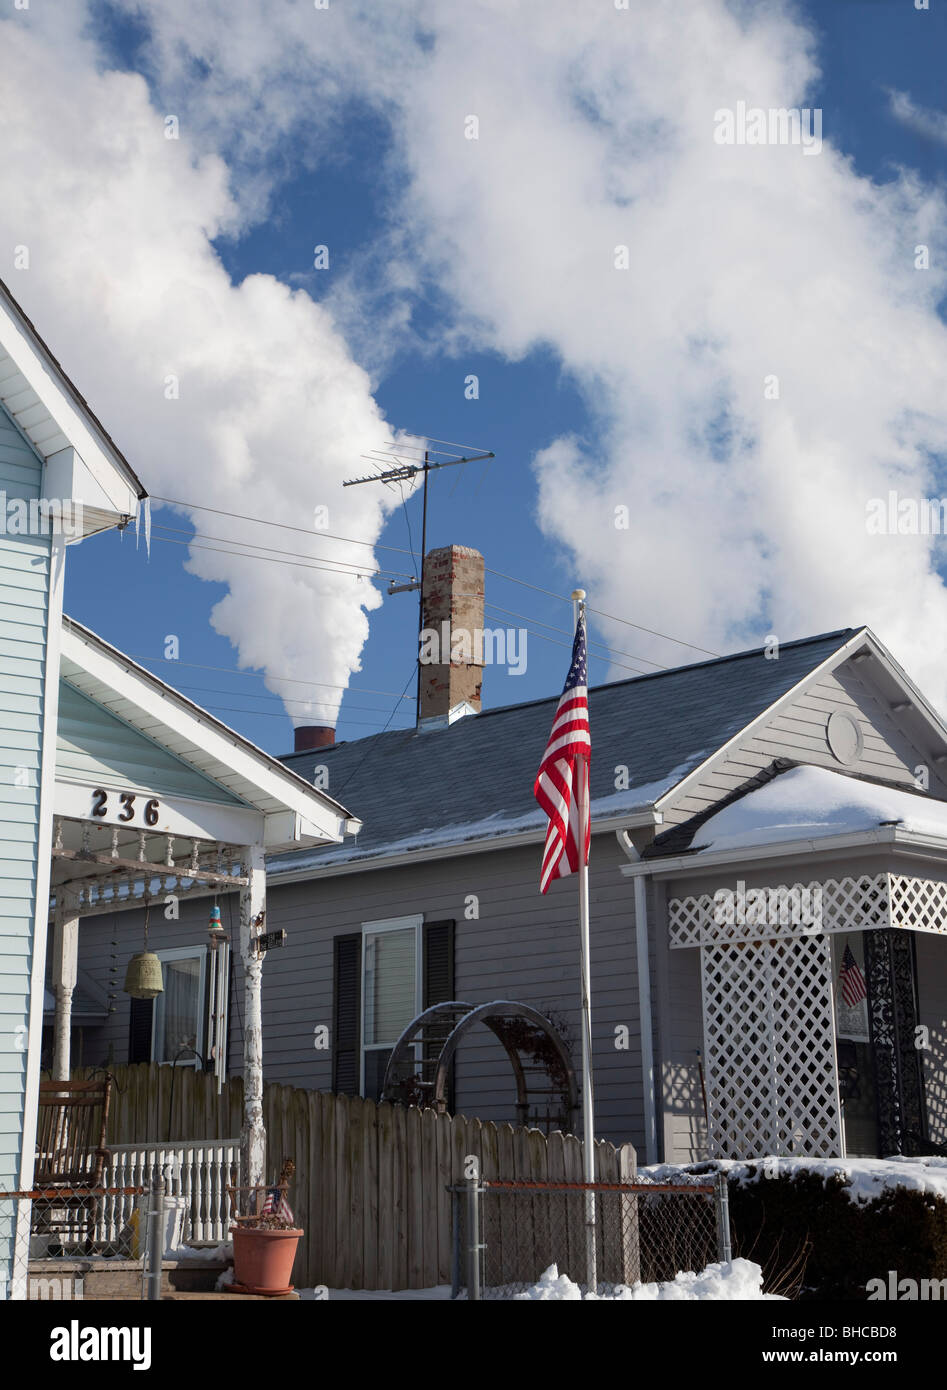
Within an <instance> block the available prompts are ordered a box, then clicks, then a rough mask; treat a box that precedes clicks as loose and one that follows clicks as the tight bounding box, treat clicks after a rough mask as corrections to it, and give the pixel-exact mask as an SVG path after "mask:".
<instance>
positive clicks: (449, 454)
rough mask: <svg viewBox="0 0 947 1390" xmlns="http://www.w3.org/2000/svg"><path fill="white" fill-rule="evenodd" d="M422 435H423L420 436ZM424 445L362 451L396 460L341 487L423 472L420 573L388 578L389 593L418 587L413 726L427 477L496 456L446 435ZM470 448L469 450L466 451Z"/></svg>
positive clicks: (379, 459)
mask: <svg viewBox="0 0 947 1390" xmlns="http://www.w3.org/2000/svg"><path fill="white" fill-rule="evenodd" d="M421 437H423V436H421ZM427 444H428V447H427V448H425V449H423V450H422V449H414V448H412V447H411V446H405V445H400V444H396V443H395V442H394V441H393V440H392V441H389V443H388V446H387V447H388V448H389V449H390V450H391V452H390V453H387V454H386V453H382V452H381V451H380V450H372V452H371V453H369V454H362V458H364V459H366V460H367V461H368V462H369V463H372V464H374V465H375V467H376V468H378V467H380V465H381V464H382V463H389V464H390V463H391V461H392V459H394V460H395V461H396V463H397V467H395V468H387V469H385V470H384V471H382V472H380V473H370V474H369V475H368V476H367V477H365V478H348V479H347V480H346V481H345V482H344V483H343V484H342V486H343V487H355V486H357V485H358V484H359V483H384V484H385V485H386V486H387V485H389V484H391V483H404V482H413V481H414V479H415V478H416V477H417V476H418V474H419V473H423V475H424V490H423V501H422V506H421V575H420V578H419V579H412V580H411V582H410V583H408V584H396V583H395V582H394V580H392V581H391V582H390V583H389V585H388V592H389V594H406V593H411V592H412V591H413V590H415V589H416V590H417V591H418V683H417V694H416V696H415V719H414V723H415V728H417V726H418V724H420V722H421V633H422V632H423V631H424V559H425V556H426V555H427V480H428V477H429V476H430V474H431V473H433V472H434V470H435V469H436V468H455V467H456V466H457V464H459V463H479V462H480V461H481V460H482V459H492V458H496V455H495V454H494V453H493V452H492V450H489V449H484V450H481V452H479V453H476V452H473V451H472V448H473V446H469V445H465V444H453V443H451V442H450V441H449V440H446V439H428V440H427ZM432 444H436V445H440V446H441V447H440V448H435V449H432V448H431V447H430V445H432ZM468 449H471V452H468ZM396 450H400V451H401V452H402V453H420V454H422V455H423V457H422V461H421V462H420V463H415V462H413V461H412V460H409V459H404V458H401V456H400V454H399V453H398V452H395V451H396ZM455 450H460V453H455Z"/></svg>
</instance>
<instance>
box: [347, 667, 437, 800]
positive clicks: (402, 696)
mask: <svg viewBox="0 0 947 1390" xmlns="http://www.w3.org/2000/svg"><path fill="white" fill-rule="evenodd" d="M417 674H418V673H417V666H416V665H412V667H411V673H410V675H409V676H408V679H407V680H406V681H405V683H404V690H402V692H401V694H400V695H399V696H398V699H399V700H403V699H405V697H406V694H407V689H408V686H409V685H413V684H414V682H415V681H416V680H417ZM397 710H398V706H397V705H395V707H394V709H393V710H392V711H391V713H390V714H389V716H388V718H387V720H386V722H385V724H384V726H383V727H382V728H381V730H380V731H379V732H380V733H384V732H385V730H386V729H387V728H388V725H389V724H390V723H391V721H392V719H394V717H395V714H396V713H397ZM370 752H371V749H370V748H366V750H365V754H364V756H363V757H361V758H359V760H358V762H357V763H356V764H355V766H354V767H353V768H352V771H351V772H350V773H349V775H348V777H346V779H345V781H344V782H343V783H342V785H341V787H339V788H338V789H337V790H333V793H332V794H333V796H334V797H335V798H336V800H337V801H341V799H342V794H343V792H344V791H345V788H346V787H347V786H348V784H349V783H350V782H351V780H352V778H353V777H354V776H355V774H356V772H358V770H359V768H360V767H361V766H362V764H363V763H364V761H365V759H366V758H367V757H368V755H369V753H370Z"/></svg>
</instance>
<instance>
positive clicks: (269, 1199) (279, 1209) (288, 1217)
mask: <svg viewBox="0 0 947 1390" xmlns="http://www.w3.org/2000/svg"><path fill="white" fill-rule="evenodd" d="M260 1215H261V1216H278V1217H279V1219H280V1220H281V1221H286V1222H288V1223H289V1225H290V1226H291V1225H292V1224H293V1213H292V1212H291V1211H290V1209H289V1203H288V1202H287V1200H286V1192H285V1191H284V1189H283V1188H282V1187H279V1186H277V1187H268V1188H267V1189H266V1198H265V1200H264V1202H263V1210H262V1212H261V1213H260Z"/></svg>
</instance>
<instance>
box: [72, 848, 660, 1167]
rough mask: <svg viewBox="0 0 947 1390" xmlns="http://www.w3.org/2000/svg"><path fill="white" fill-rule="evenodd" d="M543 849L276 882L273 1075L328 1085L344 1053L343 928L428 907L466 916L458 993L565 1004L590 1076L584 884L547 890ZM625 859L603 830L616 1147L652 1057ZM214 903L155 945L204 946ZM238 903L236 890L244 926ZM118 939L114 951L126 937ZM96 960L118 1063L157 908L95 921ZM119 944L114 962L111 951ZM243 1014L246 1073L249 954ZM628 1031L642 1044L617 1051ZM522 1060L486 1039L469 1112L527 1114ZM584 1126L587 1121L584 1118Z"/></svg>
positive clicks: (459, 1076)
mask: <svg viewBox="0 0 947 1390" xmlns="http://www.w3.org/2000/svg"><path fill="white" fill-rule="evenodd" d="M539 858H540V847H539V846H538V845H537V846H532V847H529V848H524V849H509V850H504V851H496V852H493V853H485V854H476V855H468V856H465V857H463V858H459V859H449V860H436V861H434V862H432V863H429V864H427V865H419V866H417V867H413V866H412V867H402V868H392V869H379V870H374V871H372V872H368V873H365V872H363V873H360V874H355V875H340V876H338V877H333V878H325V879H321V880H316V881H313V882H309V883H297V884H287V885H285V886H284V887H279V886H276V885H271V886H270V889H269V892H268V895H267V928H268V929H269V930H271V931H272V930H275V929H277V928H280V927H283V928H285V929H286V931H287V933H288V939H287V942H286V945H285V946H284V947H282V948H281V949H279V950H274V951H270V952H269V954H268V955H267V958H266V963H265V965H264V969H263V1039H264V1048H263V1063H264V1075H265V1078H266V1080H268V1081H283V1082H288V1083H291V1084H293V1085H296V1086H303V1087H309V1088H313V1089H317V1090H328V1089H330V1087H331V1084H332V1055H331V1052H329V1051H321V1052H320V1051H316V1050H315V1048H314V1046H313V1032H314V1029H315V1027H316V1026H317V1025H319V1024H325V1025H326V1026H327V1027H328V1028H329V1029H330V1030H331V1026H332V960H333V947H332V943H333V938H334V937H335V936H340V935H346V934H347V933H350V932H353V931H358V930H359V929H360V928H361V925H362V923H363V922H368V921H374V920H377V919H385V918H391V917H401V916H408V915H410V914H412V913H418V912H422V913H423V914H424V917H425V920H426V921H440V920H443V919H446V918H452V919H454V921H455V922H456V926H455V938H454V972H455V973H454V983H455V990H454V994H455V997H456V998H458V999H469V1000H470V1001H471V1002H472V1003H475V1004H481V1003H486V1002H487V1001H489V1000H492V999H514V1000H518V1001H520V1002H523V1003H527V1004H531V1005H533V1006H534V1007H535V1008H538V1009H539V1010H540V1011H541V1012H552V1013H554V1014H555V1015H556V1017H557V1019H558V1020H559V1021H560V1022H561V1024H562V1026H563V1031H564V1033H565V1036H566V1041H567V1044H568V1045H569V1047H570V1051H571V1053H572V1058H573V1064H574V1066H575V1068H576V1072H577V1076H578V1073H579V1071H580V1067H581V1053H580V1036H581V1035H580V1031H579V1008H578V1001H579V933H578V925H577V916H576V888H575V882H574V880H573V881H572V882H565V883H559V884H555V885H553V887H552V888H551V889H550V891H549V893H548V894H547V895H546V897H543V896H542V895H541V894H540V893H539V890H538V871H539ZM620 862H621V855H620V851H619V849H618V846H617V844H616V842H615V840H614V837H613V836H598V837H596V839H595V842H594V846H593V853H592V869H591V872H590V895H591V915H592V998H593V1015H592V1030H593V1048H594V1059H593V1060H594V1075H595V1110H596V1122H597V1123H596V1128H597V1130H598V1132H599V1134H600V1135H601V1136H603V1137H605V1138H608V1139H611V1140H613V1141H614V1142H616V1143H617V1142H619V1141H622V1142H624V1141H627V1140H629V1139H630V1140H631V1141H632V1142H634V1143H635V1144H636V1145H638V1146H640V1145H641V1143H642V1137H643V1136H642V1103H641V1053H640V1047H639V1044H638V990H637V982H636V979H635V939H634V904H633V896H632V892H631V886H630V885H629V884H628V883H627V882H626V881H625V880H624V879H623V878H622V877H621V875H620V874H619V873H618V865H619V863H620ZM470 894H474V895H476V897H477V898H478V900H479V918H478V919H476V920H470V919H468V918H466V917H465V915H464V913H465V900H466V899H467V897H468V895H470ZM207 909H208V903H207V900H206V899H205V900H204V901H203V902H201V901H197V902H194V903H193V904H190V905H189V904H187V903H185V904H183V905H182V908H181V919H180V920H179V921H177V922H166V921H165V920H164V918H163V916H162V915H161V914H160V913H158V914H154V913H153V914H152V921H151V928H150V933H149V941H150V944H151V946H152V948H153V949H155V950H161V949H164V948H166V947H169V946H180V945H185V944H188V943H190V942H203V941H204V940H205V939H206V938H205V931H206V920H207ZM231 914H232V922H233V925H234V926H236V923H237V919H238V909H237V900H236V897H235V896H233V895H232V896H231V898H230V899H223V898H222V899H221V915H222V918H223V922H224V926H225V929H227V930H228V931H230V929H231V928H230V923H231ZM113 939H115V940H117V941H118V942H119V944H118V945H117V946H110V945H109V942H110V941H111V940H113ZM80 942H81V947H80V949H81V955H80V964H81V968H82V969H83V970H84V971H87V972H88V973H89V975H90V976H91V977H92V978H93V979H94V980H95V981H96V982H97V983H98V984H99V985H100V987H102V988H103V989H108V988H109V969H110V966H111V965H113V964H114V965H115V967H116V976H115V979H116V981H117V984H116V985H113V986H112V987H113V989H115V990H116V995H117V997H116V999H115V1000H114V1003H115V1006H116V1012H115V1013H114V1014H113V1015H112V1016H111V1018H110V1020H109V1022H108V1024H107V1025H105V1026H103V1027H102V1028H99V1029H96V1030H91V1029H89V1030H87V1031H86V1035H85V1049H86V1057H87V1060H88V1061H89V1062H97V1061H104V1060H105V1058H106V1057H107V1055H108V1051H109V1046H110V1045H111V1046H112V1048H113V1049H114V1058H115V1059H116V1060H117V1061H123V1060H124V1059H125V1057H126V1055H127V1045H128V999H127V997H126V996H125V995H124V994H122V993H121V991H120V989H119V988H118V986H120V984H121V980H122V977H123V975H124V969H125V965H126V963H127V960H128V957H129V955H131V954H132V952H133V951H136V950H140V949H141V947H140V942H141V913H140V912H129V913H125V914H121V915H120V916H115V917H113V916H107V917H106V916H102V917H92V918H88V919H87V920H86V921H84V922H83V924H82V927H81V932H80ZM111 951H115V952H116V953H117V957H118V959H117V961H116V962H111V961H110V959H109V953H110V952H111ZM234 977H235V986H236V988H235V993H234V995H233V996H232V999H231V1010H230V1062H231V1070H235V1071H239V1069H240V1061H241V1057H242V1047H243V1039H242V1031H241V1019H242V1015H243V981H242V969H241V964H240V960H239V955H238V953H236V952H235V963H234ZM620 1025H625V1026H626V1027H627V1028H628V1030H629V1034H630V1047H629V1048H628V1049H627V1050H622V1049H620V1048H617V1047H616V1046H615V1041H616V1029H617V1028H618V1027H619V1026H620ZM514 1104H515V1087H514V1082H513V1076H512V1073H511V1070H510V1066H509V1062H508V1060H507V1058H506V1055H505V1053H504V1052H503V1050H502V1048H501V1047H500V1045H499V1044H498V1043H497V1042H496V1040H495V1038H494V1037H493V1035H492V1034H491V1033H490V1032H489V1031H488V1030H487V1029H485V1028H483V1029H479V1030H477V1031H476V1032H474V1033H472V1034H471V1035H470V1036H469V1037H468V1038H467V1039H466V1040H465V1041H464V1042H463V1043H462V1044H461V1047H460V1050H459V1053H458V1057H457V1070H456V1108H457V1109H458V1111H461V1112H464V1113H466V1114H470V1115H477V1116H480V1117H481V1118H483V1119H492V1120H512V1119H514V1118H515V1109H514ZM577 1123H578V1118H577Z"/></svg>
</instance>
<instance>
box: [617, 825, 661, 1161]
mask: <svg viewBox="0 0 947 1390" xmlns="http://www.w3.org/2000/svg"><path fill="white" fill-rule="evenodd" d="M615 838H616V840H617V841H618V843H619V846H620V847H621V849H622V850H623V852H624V853H625V854H626V855H627V856H628V859H629V861H630V862H631V864H640V865H641V867H640V869H639V870H638V871H637V872H636V873H635V946H636V956H637V969H638V1019H639V1024H640V1042H641V1093H642V1095H643V1097H644V1133H645V1155H646V1158H647V1162H648V1165H649V1167H650V1165H651V1164H653V1163H657V1161H658V1125H657V1104H656V1099H655V1086H654V1032H653V1029H654V1024H653V1010H652V1007H651V959H650V954H649V951H648V892H647V883H646V881H645V879H646V876H647V873H648V868H647V866H646V865H645V864H644V863H643V862H642V860H641V855H640V854H639V853H638V851H637V849H636V848H635V846H634V845H633V844H632V842H631V839H630V837H629V835H628V830H627V828H623V829H621V830H616V831H615ZM628 869H629V865H628V864H622V865H621V871H622V873H626V872H627V871H628Z"/></svg>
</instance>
